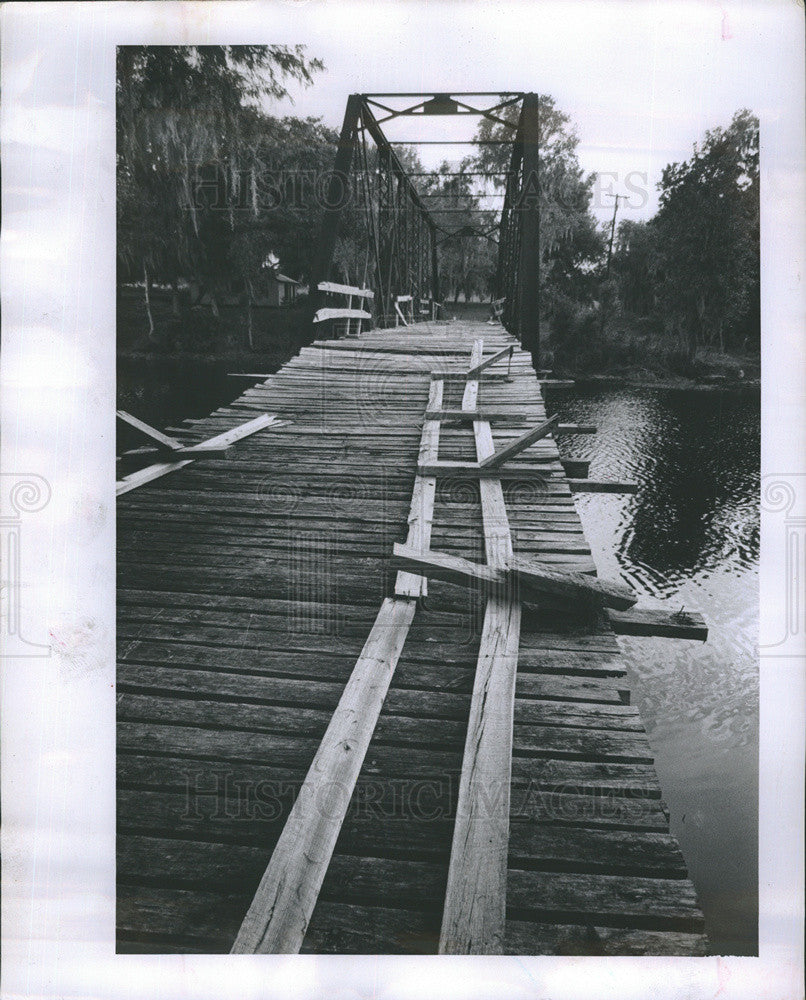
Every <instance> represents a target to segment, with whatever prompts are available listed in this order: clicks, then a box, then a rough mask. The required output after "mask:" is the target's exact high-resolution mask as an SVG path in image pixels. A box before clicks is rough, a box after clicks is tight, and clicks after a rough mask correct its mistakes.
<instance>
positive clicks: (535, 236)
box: [515, 94, 540, 366]
mask: <svg viewBox="0 0 806 1000" xmlns="http://www.w3.org/2000/svg"><path fill="white" fill-rule="evenodd" d="M521 124H522V128H521V137H522V141H523V183H522V185H521V191H520V202H519V204H518V205H517V207H516V209H515V210H516V211H519V212H520V213H521V225H520V233H521V247H520V250H521V252H520V266H519V268H518V293H517V294H518V296H519V309H518V336H519V339H520V342H521V345H522V346H523V347H524V348H525V349H526V350H528V351H531V352H532V359H533V361H534V364H535V366H539V364H540V106H539V98H538V95H537V94H526V95H525V96H524V98H523V109H522V111H521Z"/></svg>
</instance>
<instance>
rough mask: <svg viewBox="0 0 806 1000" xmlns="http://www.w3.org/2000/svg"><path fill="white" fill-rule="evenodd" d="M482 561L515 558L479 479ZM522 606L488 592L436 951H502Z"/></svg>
mask: <svg viewBox="0 0 806 1000" xmlns="http://www.w3.org/2000/svg"><path fill="white" fill-rule="evenodd" d="M481 354H482V341H481V340H478V341H476V342H475V344H474V345H473V353H472V355H471V362H470V368H471V370H472V369H473V368H474V367H475V366H476V365H478V364H479V362H480V359H481ZM477 399H478V382H477V381H476V380H469V381H468V383H467V386H466V388H465V391H464V395H463V398H462V409H475V408H476V403H477ZM473 433H474V438H475V444H476V457H477V459H478V461H479V462H480V463H481V462H483V461H484V460H485V459H486V458H487V457H488V456H489V455H491V454H492V453H493V451H494V446H493V443H492V435H491V433H490V425H489V424H488V423H486V422H484V421H476V422H475V423H474V424H473ZM479 490H480V495H481V510H482V519H483V522H484V546H485V551H486V555H487V562H488V563H489V564H490V565H491V566H493V567H500V566H505V565H506V564H507V562H508V561H509V560H510V559H511V558H512V538H511V536H510V531H509V520H508V517H507V510H506V504H505V503H504V494H503V490H502V489H501V483H500V481H498V480H492V479H491V480H482V481H480V482H479ZM520 627H521V606H520V602H519V601H518V600H517V599H512V597H511V596H508V595H500V594H493V595H491V596H490V598H489V599H488V601H487V606H486V608H485V611H484V624H483V626H482V634H481V641H480V644H479V656H478V663H477V666H476V677H475V681H474V684H473V695H472V700H471V704H470V717H469V720H468V726H467V738H466V741H465V750H464V758H463V762H462V777H461V780H460V784H459V798H458V803H457V807H456V824H455V827H454V836H453V842H452V845H451V858H450V864H449V868H448V881H447V887H446V890H445V905H444V909H443V913H442V926H441V929H440V939H439V950H440V953H441V954H501V953H502V952H503V948H504V928H505V921H506V877H507V844H508V838H509V805H510V782H511V769H512V730H513V716H514V703H515V675H516V673H517V669H518V643H519V635H520Z"/></svg>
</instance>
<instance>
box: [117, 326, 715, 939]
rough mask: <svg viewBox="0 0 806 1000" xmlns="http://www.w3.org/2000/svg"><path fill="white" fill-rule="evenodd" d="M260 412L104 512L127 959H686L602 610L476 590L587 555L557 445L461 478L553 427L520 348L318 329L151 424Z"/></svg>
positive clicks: (642, 761)
mask: <svg viewBox="0 0 806 1000" xmlns="http://www.w3.org/2000/svg"><path fill="white" fill-rule="evenodd" d="M479 340H483V348H482V347H481V345H479V343H478V341H479ZM510 346H512V347H514V350H513V352H512V354H511V356H502V357H501V358H499V359H498V360H496V361H495V362H494V363H492V364H490V365H488V366H486V367H483V363H484V361H486V360H488V359H490V358H492V357H493V356H494V355H496V354H498V353H500V352H502V350H503V349H504V348H506V347H510ZM482 350H483V353H482ZM480 365H481V366H482V367H481V368H480V367H479V366H480ZM468 373H469V374H468ZM462 410H464V411H465V412H469V413H472V415H473V416H472V418H468V419H466V420H463V419H462V416H461V414H460V413H459V414H457V413H456V412H455V411H462ZM264 413H270V414H276V416H277V418H278V420H277V421H276V422H274V423H272V422H271V421H268V422H267V423H266V425H265V426H262V428H261V429H259V430H257V431H256V432H255V433H252V434H251V435H249V436H246V437H243V438H242V439H241V440H238V441H237V443H235V444H234V445H232V447H231V448H230V450H229V451H228V452H227V453H226V454H225V455H217V454H211V455H205V454H203V453H200V454H199V453H196V454H194V453H193V452H192V451H191V452H187V451H185V452H184V453H183V461H182V462H176V463H175V467H173V471H171V472H170V473H169V474H163V475H159V477H158V478H153V480H152V481H145V482H144V483H143V485H140V486H139V487H138V488H137V489H132V490H131V491H130V492H127V493H125V495H123V496H121V498H120V500H119V502H118V535H119V545H118V571H119V589H118V643H119V667H118V756H117V765H118V826H117V834H118V950H119V951H126V952H207V953H209V952H229V951H231V950H232V951H241V952H244V951H252V952H254V951H263V952H293V951H300V950H301V951H303V952H333V953H369V952H372V953H414V954H422V953H436V952H442V953H502V952H503V953H509V954H521V955H541V954H580V955H586V954H588V955H590V954H593V955H595V954H608V955H611V954H612V955H618V954H641V955H643V954H648V955H657V954H666V955H668V954H686V955H698V954H703V953H704V951H705V947H706V939H705V936H704V928H703V917H702V914H701V912H700V910H699V908H698V905H697V901H696V897H695V892H694V888H693V886H692V883H691V881H690V880H689V878H688V875H687V872H686V867H685V864H684V861H683V857H682V855H681V853H680V849H679V847H678V844H677V842H676V841H675V839H674V838H673V837H672V836H671V835H670V833H669V828H668V817H667V812H666V809H665V807H664V804H663V801H662V799H661V790H660V788H659V785H658V779H657V776H656V773H655V770H654V766H653V757H652V752H651V749H650V746H649V743H648V740H647V737H646V733H645V731H644V727H643V724H642V722H641V719H640V717H639V715H638V713H637V711H636V709H635V708H633V707H631V705H630V703H629V701H630V699H629V692H628V690H627V686H626V681H625V667H624V663H623V661H622V658H621V655H620V652H619V647H618V644H617V641H616V638H615V635H614V632H613V630H612V628H611V625H610V621H609V618H608V616H607V614H606V612H605V611H600V612H599V613H597V614H596V615H590V614H588V615H585V616H581V617H580V616H579V615H571V614H566V613H565V611H564V609H563V602H562V600H561V598H557V597H555V598H554V599H553V600H549V601H547V602H546V604H543V605H540V606H536V604H539V602H531V603H530V602H528V601H526V600H522V595H521V594H520V592H519V591H518V588H517V587H510V588H509V589H506V588H504V589H502V588H501V587H500V586H497V585H493V584H495V579H497V577H496V574H504V573H506V572H508V570H507V567H509V566H510V565H512V564H513V562H515V561H517V560H518V559H524V560H527V559H528V560H531V561H532V565H534V561H535V560H539V561H540V563H542V564H544V565H545V566H546V567H548V568H552V569H555V570H560V571H563V572H566V573H567V572H573V573H582V574H587V575H588V578H589V579H590V580H591V581H593V579H594V577H593V576H592V574H594V573H595V566H594V564H593V561H592V557H591V552H590V550H589V547H588V545H587V543H586V540H585V537H584V535H583V531H582V526H581V523H580V520H579V518H578V516H577V513H576V511H575V508H574V502H573V498H572V491H571V486H570V485H569V481H568V479H567V478H566V476H565V473H564V470H563V466H562V464H561V462H560V458H559V453H558V449H557V444H556V441H555V436H547V434H546V433H545V432H541V433H542V436H539V438H538V440H536V441H535V442H534V443H531V444H529V446H528V447H526V448H525V449H523V450H521V451H519V452H518V454H516V455H514V457H512V458H511V459H510V460H508V461H507V462H506V463H505V464H500V465H499V466H496V465H495V463H494V462H493V463H492V464H488V466H487V468H486V471H485V472H483V473H482V472H481V471H480V470H479V468H478V466H482V465H484V463H485V461H487V460H488V459H490V458H491V457H492V456H493V455H495V454H496V453H499V452H500V451H501V449H503V448H504V447H506V446H507V445H509V444H510V443H512V442H514V441H515V440H517V439H518V438H519V437H521V436H522V435H524V433H525V432H527V431H529V430H530V429H531V428H533V427H535V426H536V425H540V424H542V423H543V422H545V421H546V420H547V416H548V415H547V414H546V411H545V407H544V403H543V399H542V397H541V392H540V384H539V382H538V380H537V378H536V376H535V372H534V370H533V368H532V364H531V359H530V356H529V355H528V354H527V353H525V352H524V351H522V350H521V349H520V348H519V347H518V345H517V343H516V342H515V340H514V339H513V338H512V337H511V336H510V335H509V334H508V333H506V332H505V331H504V330H503V328H502V327H500V326H497V325H495V326H493V325H488V324H482V323H476V324H473V323H463V322H450V323H439V322H437V323H421V324H417V325H412V326H409V327H406V328H398V329H386V330H373V331H370V332H368V333H365V334H363V335H360V336H359V337H354V338H349V339H341V340H333V341H318V342H316V343H315V344H314V345H313V346H311V347H307V348H304V349H303V350H302V351H301V352H300V354H299V355H298V356H297V357H296V358H294V359H293V360H292V361H290V362H289V363H288V364H286V365H285V366H284V367H283V368H282V369H281V371H280V372H278V373H277V374H276V375H273V376H271V377H269V378H266V379H265V380H263V381H261V382H260V384H258V385H255V386H254V387H253V388H250V389H248V390H247V391H245V392H244V393H243V395H242V396H241V397H240V398H238V399H237V400H236V401H235V402H233V403H232V404H230V405H229V406H226V407H223V408H221V409H219V410H218V411H216V412H215V413H214V414H212V415H211V416H210V417H208V418H206V419H204V420H200V421H195V422H190V421H189V422H186V423H185V425H184V426H183V427H181V428H174V429H173V430H171V429H168V433H169V434H170V433H173V434H176V435H177V438H178V440H179V441H180V442H181V445H182V446H183V447H184V448H185V449H187V447H188V446H191V445H196V444H199V443H201V442H205V441H208V440H209V439H211V438H218V437H219V436H220V435H222V434H223V433H224V432H227V431H230V430H233V429H235V428H238V427H240V426H241V425H243V424H245V423H247V422H248V421H250V420H252V419H253V418H255V417H257V416H259V415H261V414H264ZM553 429H554V430H555V431H556V427H555V428H553ZM556 436H557V437H559V433H558V434H557V435H556ZM236 437H237V435H236ZM177 438H174V439H172V440H173V441H174V442H176V440H177ZM227 440H229V439H227ZM219 443H220V442H219ZM173 447H176V444H175V443H174V445H173ZM451 463H453V464H451ZM418 469H419V470H420V471H419V472H418ZM395 543H405V549H400V548H398V557H397V560H396V561H395V560H394V559H393V547H394V545H395ZM429 552H430V553H440V554H444V555H446V556H454V557H462V558H463V559H465V560H470V561H471V562H472V563H474V564H476V567H479V566H481V567H482V569H480V570H478V571H479V572H483V574H486V576H485V579H487V578H489V580H493V584H491V585H490V587H489V589H487V590H485V589H484V588H483V587H482V588H479V587H475V588H474V587H470V588H468V587H466V586H461V585H460V584H461V580H458V579H457V580H455V581H454V582H448V581H447V580H446V579H439V578H438V577H439V574H438V573H436V572H435V576H434V577H432V576H431V575H430V573H426V575H427V576H428V579H427V583H426V580H425V578H424V577H423V576H420V575H418V574H417V572H416V570H417V568H418V564H417V562H416V559H415V560H414V561H413V562H411V563H410V564H406V563H405V559H403V558H402V557H401V555H400V554H401V553H403V555H404V556H405V554H406V553H408V554H409V556H411V554H412V553H414V556H417V554H418V553H420V554H422V553H429ZM471 570H473V568H472V567H471ZM474 571H475V570H474ZM423 572H425V570H423ZM494 578H495V579H494ZM508 579H509V578H508ZM524 579H526V577H524ZM488 582H489V581H488Z"/></svg>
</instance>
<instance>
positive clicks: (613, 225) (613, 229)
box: [605, 194, 625, 280]
mask: <svg viewBox="0 0 806 1000" xmlns="http://www.w3.org/2000/svg"><path fill="white" fill-rule="evenodd" d="M612 197H614V198H615V199H616V203H615V204H614V205H613V221H612V222H611V223H610V243H609V245H608V247H607V268H606V269H605V280H607V279H608V278H609V277H610V258H611V256H612V255H613V237H614V236H615V234H616V212H617V211H618V200H619V198H624V197H625V195H623V194H617V195H612Z"/></svg>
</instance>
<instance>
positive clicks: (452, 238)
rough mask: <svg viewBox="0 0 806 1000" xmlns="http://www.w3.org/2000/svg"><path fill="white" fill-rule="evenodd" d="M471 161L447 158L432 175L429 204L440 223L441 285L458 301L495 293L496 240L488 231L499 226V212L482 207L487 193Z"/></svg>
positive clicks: (443, 290) (438, 224) (437, 222)
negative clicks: (474, 174)
mask: <svg viewBox="0 0 806 1000" xmlns="http://www.w3.org/2000/svg"><path fill="white" fill-rule="evenodd" d="M468 171H469V161H465V162H464V163H462V164H460V166H459V169H458V170H457V169H456V168H455V166H454V165H452V164H450V163H448V162H447V161H443V163H442V164H441V165H440V168H439V172H438V173H437V174H436V175H433V176H432V177H430V178H429V181H428V185H427V195H428V208H429V211H430V212H431V214H432V217H433V218H434V221H435V222H436V224H437V226H438V227H439V234H438V236H439V239H440V252H439V263H440V287H441V289H442V294H443V297H444V298H446V299H447V298H450V297H451V296H452V297H453V300H454V303H456V302H458V301H459V296H460V294H464V296H465V301H470V299H471V298H472V297H473V296H474V295H477V296H479V297H480V298H481V297H483V296H485V295H489V294H491V293H492V278H493V274H494V272H495V254H494V252H493V251H494V248H495V244H494V242H493V241H492V240H491V238H490V237H489V236H487V235H485V234H486V233H488V232H489V231H490V230H494V229H495V222H496V213H495V212H493V211H487V210H484V209H482V208H481V205H480V202H481V199H482V198H483V197H484V195H483V193H480V192H479V190H478V186H477V185H475V184H474V178H473V177H472V176H469V174H468Z"/></svg>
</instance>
